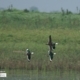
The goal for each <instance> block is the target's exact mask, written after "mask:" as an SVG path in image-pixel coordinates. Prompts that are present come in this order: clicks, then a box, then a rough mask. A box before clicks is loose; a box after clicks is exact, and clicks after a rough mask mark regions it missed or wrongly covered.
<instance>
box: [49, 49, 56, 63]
mask: <svg viewBox="0 0 80 80" xmlns="http://www.w3.org/2000/svg"><path fill="white" fill-rule="evenodd" d="M55 54H56V53H53V52H52V51H51V50H49V51H48V55H49V59H50V62H51V61H52V60H53V57H54V55H55Z"/></svg>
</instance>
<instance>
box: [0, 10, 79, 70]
mask: <svg viewBox="0 0 80 80" xmlns="http://www.w3.org/2000/svg"><path fill="white" fill-rule="evenodd" d="M49 35H52V40H53V42H58V43H59V44H58V45H57V46H56V49H55V51H54V52H56V53H57V54H56V55H55V56H54V59H53V61H52V62H49V57H48V53H47V52H48V49H49V48H48V46H47V45H46V43H47V42H48V36H49ZM79 36H80V16H79V15H77V14H70V15H64V16H62V14H61V13H57V14H55V13H36V12H33V13H32V12H29V13H25V12H23V11H13V12H9V11H0V69H28V70H29V69H30V70H34V69H38V70H53V69H60V70H80V37H79ZM26 48H29V49H30V50H31V51H33V52H34V55H32V59H31V62H28V61H27V58H26V54H25V51H26Z"/></svg>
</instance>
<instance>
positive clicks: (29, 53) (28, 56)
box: [26, 49, 34, 61]
mask: <svg viewBox="0 0 80 80" xmlns="http://www.w3.org/2000/svg"><path fill="white" fill-rule="evenodd" d="M26 54H27V60H28V61H30V60H31V54H34V52H31V51H30V50H29V49H26Z"/></svg>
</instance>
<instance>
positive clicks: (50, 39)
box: [48, 35, 52, 50]
mask: <svg viewBox="0 0 80 80" xmlns="http://www.w3.org/2000/svg"><path fill="white" fill-rule="evenodd" d="M48 44H49V47H50V50H52V38H51V35H50V36H49V42H48Z"/></svg>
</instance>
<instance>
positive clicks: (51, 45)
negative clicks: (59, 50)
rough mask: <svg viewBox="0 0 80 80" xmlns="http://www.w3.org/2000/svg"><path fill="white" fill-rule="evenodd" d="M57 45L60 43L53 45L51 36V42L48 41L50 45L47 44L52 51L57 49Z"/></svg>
mask: <svg viewBox="0 0 80 80" xmlns="http://www.w3.org/2000/svg"><path fill="white" fill-rule="evenodd" d="M57 44H58V43H53V42H52V38H51V35H50V36H49V41H48V44H47V45H49V47H50V50H52V49H55V46H56V45H57Z"/></svg>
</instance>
